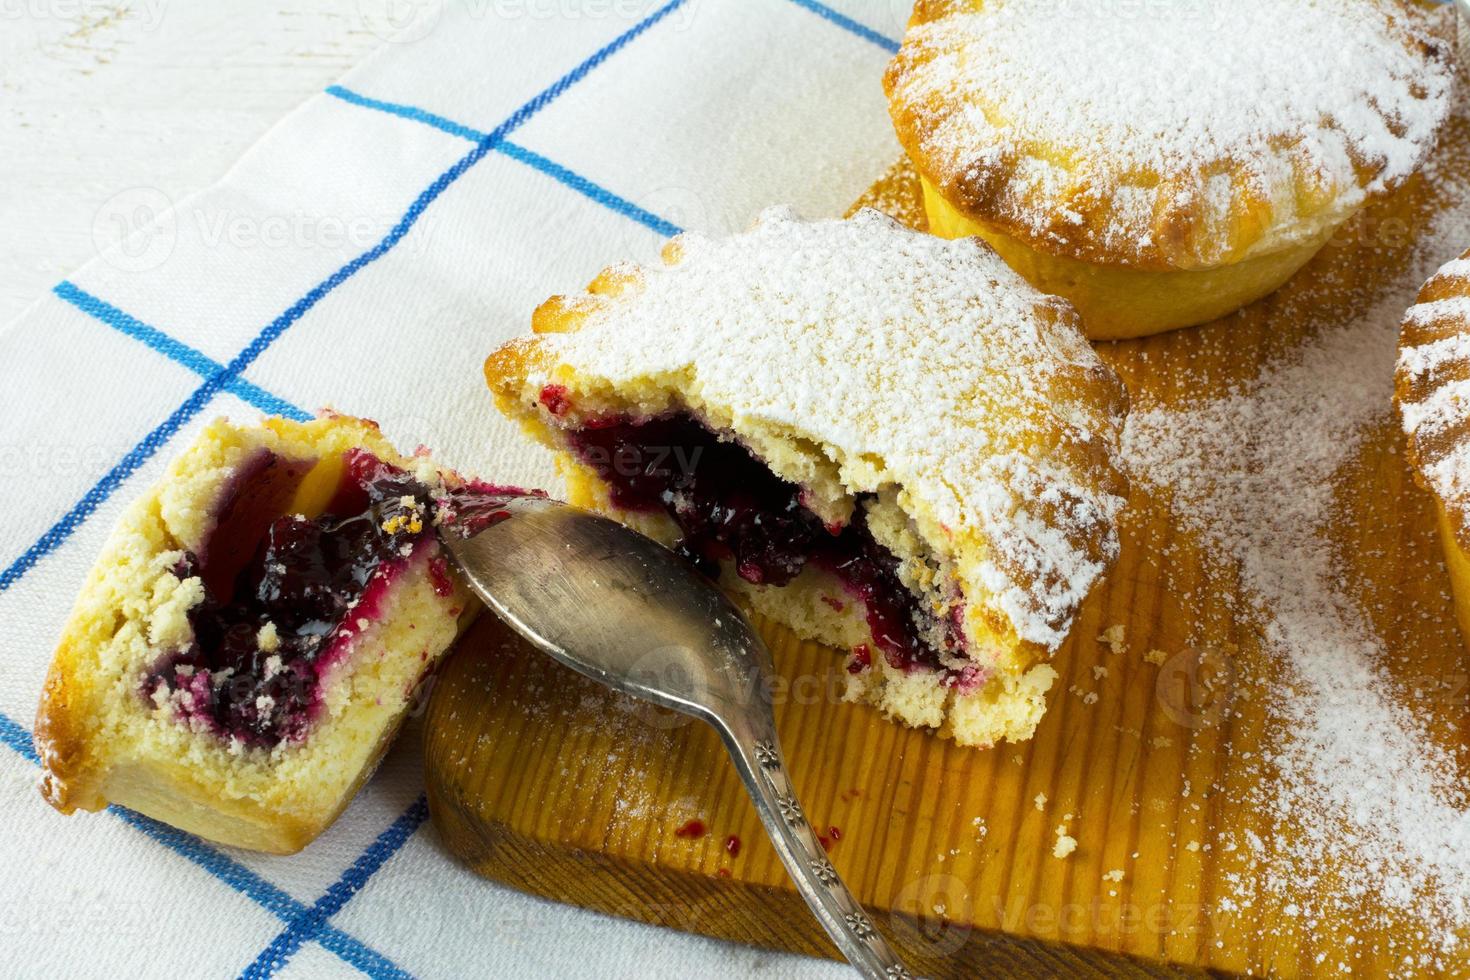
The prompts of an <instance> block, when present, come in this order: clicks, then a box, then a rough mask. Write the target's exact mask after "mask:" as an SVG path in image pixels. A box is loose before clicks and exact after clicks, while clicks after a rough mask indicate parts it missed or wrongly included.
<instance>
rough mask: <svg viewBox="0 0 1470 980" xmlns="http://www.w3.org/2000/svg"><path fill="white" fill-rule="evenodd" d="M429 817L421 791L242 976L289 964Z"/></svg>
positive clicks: (249, 979) (248, 979)
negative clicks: (293, 956) (297, 952)
mask: <svg viewBox="0 0 1470 980" xmlns="http://www.w3.org/2000/svg"><path fill="white" fill-rule="evenodd" d="M428 818H429V801H428V800H427V799H425V798H424V797H423V796H422V795H421V796H419V798H418V799H417V800H415V801H414V802H413V805H412V806H410V807H409V808H408V809H407V810H405V811H404V812H403V814H402V815H401V816H400V817H399V818H398V819H397V820H395V821H393V823H391V824H389V825H388V829H386V830H384V831H383V832H382V833H381V834H379V835H378V837H377V839H376V840H374V841H373V842H372V843H371V844H369V845H368V846H367V849H366V850H364V851H363V852H362V853H361V854H360V855H358V858H357V860H356V861H354V862H352V866H351V867H349V868H348V869H347V870H346V871H344V872H342V876H341V877H340V878H338V879H337V881H336V882H335V883H334V884H333V885H332V887H331V888H328V889H327V890H326V892H325V893H324V894H323V895H322V897H321V898H319V899H317V901H316V904H315V905H313V906H312V907H311V908H310V909H303V910H302V911H301V912H300V914H298V915H296V916H294V917H293V918H292V919H290V920H289V921H288V922H287V924H286V928H285V929H283V930H282V931H281V932H280V934H279V935H277V936H276V938H275V939H273V940H271V943H270V945H269V946H267V947H266V948H265V949H263V950H261V951H260V955H259V956H257V957H256V958H255V961H254V962H252V963H251V964H250V965H249V966H247V967H246V968H245V970H244V972H243V973H241V974H240V976H241V977H242V980H264V978H266V977H269V976H272V975H273V974H274V973H275V972H276V971H277V970H279V969H280V968H281V967H283V966H285V965H286V961H287V960H289V959H290V958H291V956H292V955H293V954H294V953H295V952H296V951H297V950H298V949H300V948H301V946H302V945H303V944H304V943H308V942H310V941H311V940H313V939H315V938H317V936H318V934H319V933H320V932H321V931H322V930H323V929H324V928H326V924H327V920H328V919H330V918H331V917H332V916H334V915H336V914H337V913H338V912H339V911H341V909H342V906H344V905H346V904H347V903H348V902H349V901H350V900H351V899H352V897H353V896H354V895H356V894H357V893H358V892H359V891H361V890H362V887H363V886H364V885H366V884H367V883H368V879H370V878H371V877H372V876H373V875H374V874H376V873H377V871H378V869H379V868H381V867H382V866H383V865H384V864H385V863H387V861H388V859H389V858H390V857H392V856H393V855H394V854H397V853H398V849H399V848H401V847H402V846H403V845H404V844H406V843H408V840H409V838H410V837H412V836H413V834H414V831H416V830H418V829H419V826H420V825H422V824H423V822H424V821H425V820H427V819H428Z"/></svg>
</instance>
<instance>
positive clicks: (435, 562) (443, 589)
mask: <svg viewBox="0 0 1470 980" xmlns="http://www.w3.org/2000/svg"><path fill="white" fill-rule="evenodd" d="M429 582H430V583H432V584H433V586H434V594H435V595H436V596H438V597H439V598H441V599H448V598H449V597H450V596H452V595H454V579H452V578H450V577H449V562H447V561H445V560H444V557H443V556H442V555H435V556H434V557H433V558H430V559H429Z"/></svg>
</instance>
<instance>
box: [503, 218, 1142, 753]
mask: <svg viewBox="0 0 1470 980" xmlns="http://www.w3.org/2000/svg"><path fill="white" fill-rule="evenodd" d="M532 328H533V330H534V332H535V333H536V336H535V337H534V338H528V339H523V340H516V341H512V342H511V343H509V344H507V345H506V346H504V347H502V348H501V349H500V350H498V351H497V352H495V353H494V354H493V355H491V357H490V358H489V360H488V362H487V363H486V375H487V377H488V379H489V382H490V386H491V388H492V389H493V390H494V392H495V395H496V398H497V402H498V403H499V405H500V407H501V408H502V409H503V410H504V411H505V412H506V413H507V414H508V415H510V416H511V417H513V418H517V419H520V420H521V421H522V422H524V423H525V425H526V426H527V428H528V430H529V431H530V432H531V433H532V434H533V435H535V436H537V437H539V439H540V440H542V441H543V442H544V443H546V444H547V445H549V446H551V447H553V448H554V449H556V450H559V453H558V460H559V464H560V466H561V470H562V472H563V474H564V476H565V478H566V482H567V486H568V490H569V494H570V497H571V500H572V502H574V503H577V504H580V505H583V506H589V507H592V508H594V509H597V510H600V511H603V512H605V513H607V514H610V515H611V516H613V517H615V518H617V519H619V520H621V521H623V522H625V523H627V524H629V525H631V526H633V527H634V528H636V529H638V530H640V531H642V532H644V533H645V534H648V535H650V536H652V537H654V538H656V539H658V540H660V541H662V542H664V543H665V544H667V545H669V546H671V547H674V548H676V549H677V550H678V551H680V552H681V553H682V554H684V555H685V556H686V557H687V558H688V559H689V560H690V561H691V562H693V563H694V564H695V565H696V566H698V567H700V568H701V569H703V570H704V571H705V572H706V573H707V574H709V575H710V576H712V577H716V578H718V580H719V581H720V582H721V584H722V585H724V586H725V587H726V588H727V590H729V591H730V592H731V593H733V594H734V595H735V597H736V598H737V599H741V600H743V601H744V602H745V603H746V604H747V605H748V606H749V607H750V608H752V609H754V610H755V611H756V612H758V613H761V614H763V615H766V616H768V617H770V618H771V619H774V620H776V621H778V622H781V623H784V624H785V625H787V626H789V627H790V628H791V629H793V630H794V631H795V632H796V633H798V634H800V635H801V636H803V637H805V638H808V639H813V640H817V641H820V642H824V643H827V644H830V645H832V646H836V647H839V648H843V649H846V650H848V651H850V654H849V657H848V660H847V672H848V673H847V676H848V696H849V699H852V700H863V701H867V702H870V703H872V704H874V705H876V706H877V707H879V708H881V709H882V710H883V711H885V712H886V713H887V714H889V715H890V716H891V717H894V718H897V719H899V720H902V721H904V722H906V723H908V724H910V725H915V726H927V727H933V728H937V729H940V730H941V732H942V733H943V734H945V735H948V736H951V737H953V738H954V739H955V740H956V741H958V742H960V743H962V744H965V745H990V744H992V743H994V742H997V741H999V740H1001V739H1012V740H1015V739H1024V738H1027V737H1029V736H1030V735H1031V733H1032V732H1033V730H1034V729H1035V727H1036V724H1037V721H1038V720H1039V719H1040V717H1041V715H1042V713H1043V711H1044V710H1045V697H1044V696H1045V692H1046V691H1047V689H1048V687H1049V686H1050V685H1051V683H1052V681H1053V679H1054V678H1055V676H1056V675H1055V671H1054V670H1053V668H1052V667H1051V666H1050V665H1049V664H1048V663H1047V662H1046V661H1047V659H1048V656H1049V655H1050V653H1051V652H1052V651H1054V650H1056V649H1057V647H1058V645H1059V644H1060V643H1061V642H1062V640H1063V639H1064V638H1065V637H1066V635H1067V633H1068V630H1069V628H1070V625H1071V623H1072V620H1073V618H1074V616H1075V615H1076V612H1077V610H1078V606H1079V604H1080V603H1081V602H1082V601H1083V599H1084V597H1085V596H1086V595H1087V594H1088V592H1089V590H1090V589H1091V588H1092V586H1093V584H1094V583H1095V582H1097V581H1098V579H1099V578H1100V577H1101V576H1102V575H1103V574H1104V572H1105V571H1106V570H1107V569H1108V567H1109V565H1110V563H1111V562H1112V561H1113V559H1114V557H1115V555H1116V552H1117V549H1118V541H1117V533H1116V517H1117V515H1118V513H1119V510H1120V508H1121V507H1122V506H1123V495H1124V494H1125V492H1126V487H1125V483H1124V480H1123V478H1122V477H1121V475H1120V474H1119V471H1118V470H1117V469H1116V468H1115V466H1114V463H1113V457H1114V451H1115V449H1116V444H1117V441H1118V437H1119V430H1120V427H1121V423H1122V420H1123V416H1124V412H1125V407H1126V406H1125V401H1126V399H1125V393H1124V391H1123V388H1122V386H1121V384H1120V383H1119V381H1118V380H1117V378H1116V377H1115V376H1114V375H1113V374H1112V373H1111V371H1109V370H1108V368H1107V367H1105V366H1104V365H1103V364H1102V362H1101V361H1100V360H1099V359H1098V358H1097V356H1096V354H1095V353H1094V352H1093V350H1092V348H1091V347H1090V346H1089V345H1088V344H1087V342H1086V341H1085V340H1084V338H1083V337H1082V335H1081V333H1080V332H1079V330H1078V329H1077V317H1076V314H1075V313H1074V311H1073V310H1072V308H1071V307H1070V306H1069V305H1068V304H1067V303H1066V302H1065V301H1063V300H1059V299H1056V298H1054V297H1048V296H1043V295H1042V294H1040V293H1038V292H1037V291H1036V290H1034V289H1032V288H1031V287H1030V286H1028V285H1027V284H1026V283H1025V282H1024V281H1023V280H1022V279H1021V278H1020V277H1019V276H1017V275H1016V274H1015V273H1013V272H1012V271H1011V270H1010V269H1009V268H1007V267H1006V265H1005V263H1004V262H1002V261H1001V260H1000V258H999V257H997V256H996V255H995V253H994V252H993V251H992V250H991V249H990V248H989V247H988V246H987V245H985V244H984V243H983V242H980V241H977V240H973V239H972V240H966V241H958V242H950V241H945V240H943V239H939V238H934V237H931V236H928V235H922V234H919V233H916V232H913V231H911V230H909V229H906V228H904V227H902V226H901V225H899V224H898V223H896V222H895V221H893V220H892V219H890V218H888V217H886V216H884V215H881V214H879V213H878V212H876V211H871V210H863V211H860V212H858V214H857V215H856V216H854V217H853V218H852V219H850V220H848V221H819V222H813V223H805V222H801V221H798V220H797V219H796V218H795V217H794V216H793V215H792V214H791V213H790V212H789V211H785V210H781V209H777V210H772V211H768V212H767V213H765V214H764V215H763V216H762V217H761V219H760V221H759V222H758V223H757V224H756V226H755V228H754V229H753V230H751V231H749V232H747V233H745V234H742V235H737V236H735V237H732V238H728V239H723V240H712V239H708V238H704V237H700V236H696V235H683V236H680V237H679V238H676V239H674V240H672V241H671V242H670V243H669V244H668V245H667V246H666V248H665V251H664V265H663V266H662V267H657V268H641V267H634V266H620V267H615V268H611V269H609V270H607V271H605V272H604V273H603V274H602V275H600V276H599V277H598V278H597V279H596V280H595V281H593V283H592V284H591V286H590V287H589V290H588V291H587V292H586V293H582V294H578V295H572V296H558V297H554V298H552V299H550V300H548V301H547V302H546V303H544V304H543V305H542V306H541V307H540V309H538V310H537V311H536V313H535V316H534V318H533V321H532Z"/></svg>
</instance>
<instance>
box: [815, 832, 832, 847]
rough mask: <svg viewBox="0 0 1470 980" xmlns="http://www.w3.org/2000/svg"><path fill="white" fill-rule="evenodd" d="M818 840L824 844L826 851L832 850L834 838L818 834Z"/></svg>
mask: <svg viewBox="0 0 1470 980" xmlns="http://www.w3.org/2000/svg"><path fill="white" fill-rule="evenodd" d="M817 841H818V843H820V844H821V845H822V850H824V851H830V850H832V838H831V837H828V836H827V835H826V834H818V835H817Z"/></svg>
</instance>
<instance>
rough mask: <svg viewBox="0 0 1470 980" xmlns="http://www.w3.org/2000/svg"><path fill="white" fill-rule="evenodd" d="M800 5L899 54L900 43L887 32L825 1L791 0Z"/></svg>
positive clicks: (865, 39)
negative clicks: (854, 17)
mask: <svg viewBox="0 0 1470 980" xmlns="http://www.w3.org/2000/svg"><path fill="white" fill-rule="evenodd" d="M791 2H792V3H794V4H796V5H797V6H798V7H805V8H806V9H807V10H810V11H811V12H812V13H814V14H816V15H817V16H818V17H820V18H822V19H823V20H825V21H829V22H830V23H833V24H836V25H837V26H838V27H840V28H842V29H843V30H844V31H847V32H849V33H851V34H856V35H857V36H858V37H860V38H862V39H863V40H864V41H871V42H873V43H874V44H876V45H878V47H880V48H882V49H883V50H884V51H887V52H888V53H889V54H898V48H899V43H898V42H897V41H895V40H894V39H893V38H891V37H889V36H888V35H886V34H880V33H878V32H877V31H875V30H873V29H872V28H871V27H869V26H868V25H866V24H860V23H858V22H857V21H855V20H853V19H852V18H851V17H849V16H847V15H846V14H842V13H838V12H837V11H835V10H833V9H832V8H831V7H829V6H827V5H826V4H825V3H819V2H818V0H791Z"/></svg>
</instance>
